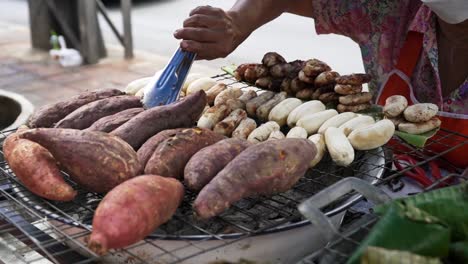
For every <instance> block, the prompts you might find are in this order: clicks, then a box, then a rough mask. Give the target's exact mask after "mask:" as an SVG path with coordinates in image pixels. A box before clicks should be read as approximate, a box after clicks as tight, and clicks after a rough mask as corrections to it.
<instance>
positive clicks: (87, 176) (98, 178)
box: [20, 128, 141, 193]
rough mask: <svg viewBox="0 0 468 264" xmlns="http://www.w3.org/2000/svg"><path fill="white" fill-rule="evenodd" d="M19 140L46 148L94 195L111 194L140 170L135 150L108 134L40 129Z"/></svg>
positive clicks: (23, 135)
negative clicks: (30, 141)
mask: <svg viewBox="0 0 468 264" xmlns="http://www.w3.org/2000/svg"><path fill="white" fill-rule="evenodd" d="M20 137H21V138H25V139H29V140H32V141H34V142H37V143H38V144H40V145H42V146H43V147H45V148H47V149H48V150H49V151H50V153H52V155H53V156H54V157H55V159H56V160H57V161H58V162H59V163H60V165H61V167H63V168H64V169H65V171H66V172H68V173H69V174H70V177H71V178H72V180H74V181H75V182H77V183H78V184H79V185H81V186H82V187H83V188H84V189H86V190H88V191H91V192H96V193H105V192H108V191H110V190H111V189H112V188H114V187H115V186H117V185H118V184H120V183H122V182H124V181H126V180H128V179H130V178H132V177H134V176H136V175H137V174H138V173H139V170H140V168H141V166H140V164H139V162H138V158H137V155H136V152H135V151H134V150H133V149H132V147H131V146H129V145H128V144H127V143H126V142H124V141H123V140H121V139H119V138H118V137H115V136H112V135H109V134H106V133H102V132H93V131H80V130H75V129H60V128H37V129H31V130H28V131H25V132H23V133H21V135H20Z"/></svg>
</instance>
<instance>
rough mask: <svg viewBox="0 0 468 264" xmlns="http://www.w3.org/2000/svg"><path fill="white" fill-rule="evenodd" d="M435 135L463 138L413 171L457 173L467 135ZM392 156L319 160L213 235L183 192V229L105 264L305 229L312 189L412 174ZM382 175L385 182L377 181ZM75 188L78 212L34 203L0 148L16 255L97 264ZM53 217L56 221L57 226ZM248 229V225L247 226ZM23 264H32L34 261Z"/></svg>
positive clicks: (246, 205)
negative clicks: (193, 215)
mask: <svg viewBox="0 0 468 264" xmlns="http://www.w3.org/2000/svg"><path fill="white" fill-rule="evenodd" d="M214 78H215V79H216V80H217V81H221V82H224V83H226V84H227V85H228V86H230V87H238V88H241V89H254V90H256V91H261V90H260V89H258V88H255V87H251V86H249V85H246V84H245V83H240V82H237V81H235V80H234V79H233V78H232V77H231V76H230V75H228V74H221V75H218V76H215V77H214ZM442 133H443V134H444V135H443V136H442V138H440V139H439V141H430V142H428V145H430V144H443V143H441V142H440V140H442V139H445V138H448V137H453V136H458V137H462V138H464V139H465V140H461V141H460V144H458V145H457V146H454V147H449V146H447V150H445V151H443V152H441V153H430V152H429V153H427V152H426V153H423V152H422V151H420V150H418V149H416V148H412V150H411V151H410V152H409V153H408V154H409V155H412V156H416V157H419V158H420V159H422V160H423V161H421V162H419V163H418V164H416V166H420V165H424V164H425V163H427V162H429V161H431V160H435V159H437V160H439V161H441V162H443V163H444V164H446V165H447V166H450V167H452V168H454V169H457V168H456V167H455V166H453V165H452V164H450V163H449V162H447V161H446V160H444V159H443V157H442V156H443V155H444V154H446V153H448V152H450V151H453V150H454V149H456V148H458V147H461V146H463V145H464V144H466V143H468V136H464V135H460V134H456V133H454V132H451V131H446V130H444V131H442ZM5 137H6V134H5V133H0V143H1V141H3V139H4V138H5ZM400 143H401V144H403V145H405V146H407V147H410V146H409V145H407V144H406V143H404V142H401V141H400ZM392 152H393V149H392V148H391V147H390V146H384V147H383V148H382V151H381V152H377V153H374V152H372V151H366V152H363V153H359V155H358V157H359V156H361V157H362V156H363V155H368V157H369V156H370V157H372V156H375V155H379V157H381V155H382V153H385V155H384V159H385V160H384V161H385V162H383V163H382V164H378V165H376V164H374V163H372V162H368V159H362V158H358V159H357V161H355V163H354V166H353V167H351V168H343V167H337V166H330V163H326V164H325V165H324V164H323V163H324V162H327V161H324V162H321V163H322V165H324V166H321V165H320V164H319V165H318V166H317V167H316V168H313V169H312V170H310V171H309V173H308V174H307V175H306V176H305V177H303V178H302V179H301V180H300V181H299V182H298V183H297V184H296V185H295V186H294V188H293V189H294V191H296V192H301V193H302V195H301V196H299V197H291V196H289V195H288V192H287V193H283V194H279V195H275V196H273V197H268V198H267V197H255V198H248V199H244V200H243V201H241V202H239V203H236V204H235V205H234V206H232V207H231V209H229V210H228V211H227V212H226V213H224V214H222V215H220V216H218V217H216V218H215V221H216V223H218V224H220V227H219V228H220V229H219V230H218V231H214V230H213V228H212V227H210V228H207V227H206V223H202V222H197V221H192V219H190V218H187V215H188V214H187V212H188V211H190V210H191V209H190V206H191V204H190V201H192V200H193V199H194V197H195V194H194V193H191V192H187V193H186V197H185V199H184V201H185V202H184V203H183V204H182V206H181V207H180V208H179V210H178V212H177V213H176V215H175V216H174V217H173V220H171V221H170V222H173V221H177V222H178V223H182V224H183V225H182V227H181V228H180V229H178V226H177V225H176V226H173V227H170V228H172V229H173V230H172V232H169V233H165V234H164V233H158V232H156V233H155V234H154V236H150V237H148V238H146V239H145V240H143V241H141V242H139V243H137V244H135V245H132V246H130V247H127V248H126V249H122V250H113V251H111V252H110V253H109V255H108V257H110V259H112V258H113V257H119V258H120V259H122V258H123V259H125V260H126V261H127V263H154V261H156V260H157V261H159V260H160V259H170V260H169V261H165V262H161V263H181V262H183V261H186V260H189V259H191V258H194V257H197V256H200V255H203V254H205V253H208V252H212V251H216V250H220V249H221V248H223V247H227V246H230V245H233V244H236V243H242V241H244V240H245V239H247V238H251V237H255V236H256V235H260V234H271V233H275V232H278V233H279V232H281V231H286V232H288V230H291V229H294V228H297V227H301V226H304V225H308V224H309V222H308V221H307V220H304V218H303V217H302V215H301V214H300V213H299V212H298V211H297V209H296V208H297V206H298V204H299V203H300V202H302V201H303V200H305V199H306V198H308V197H310V196H313V195H314V194H315V193H317V192H318V191H320V190H322V189H324V188H326V187H328V186H330V185H332V184H333V183H335V182H337V181H339V180H341V179H342V178H343V177H349V176H360V177H361V178H366V177H367V178H370V179H371V182H372V183H373V184H375V185H381V184H384V183H387V182H389V181H390V180H391V179H394V178H396V177H399V176H401V175H402V174H403V173H404V172H405V171H407V170H410V169H412V167H408V168H407V169H405V170H403V171H400V172H396V171H393V170H392V160H391V159H388V157H390V156H391V155H392ZM363 166H364V168H366V170H364V171H362V168H363ZM376 169H378V170H380V171H381V172H382V174H383V173H385V175H381V176H379V177H375V176H373V175H369V173H371V172H373V173H374V172H375V170H376ZM355 174H359V175H355ZM65 176H66V175H65ZM383 176H385V177H384V178H383ZM381 177H382V178H381ZM68 180H69V179H68ZM70 182H71V181H70ZM71 183H72V184H73V185H74V187H77V186H76V184H74V183H73V182H71ZM76 189H78V190H79V195H78V198H77V199H75V200H74V201H72V202H71V203H72V204H73V205H75V206H77V207H73V206H72V207H71V208H73V210H67V209H66V208H67V207H62V204H60V203H55V202H50V201H47V200H44V199H38V198H37V197H36V196H34V195H33V194H31V193H30V192H29V191H27V190H26V189H25V188H24V187H23V186H22V184H21V183H20V182H19V181H18V180H17V178H16V177H15V176H14V174H13V173H12V172H11V170H9V168H8V165H7V163H6V162H5V161H4V158H3V152H2V151H1V149H0V202H1V203H0V204H1V205H0V206H1V207H0V212H1V214H0V218H1V217H2V216H1V215H3V218H4V219H5V221H6V222H7V223H8V226H14V227H15V228H17V229H18V230H19V231H20V233H21V234H19V236H18V239H19V240H21V241H25V243H24V244H25V245H26V246H25V247H24V249H20V251H23V250H24V251H27V248H29V249H30V251H31V250H32V251H37V252H39V253H40V254H41V255H42V256H43V257H44V258H46V259H49V260H51V261H53V262H55V263H93V262H95V261H100V260H102V259H100V258H98V257H97V256H95V255H93V254H92V253H91V252H90V251H89V250H88V249H87V248H86V246H85V242H84V241H85V238H86V237H87V236H88V235H89V233H90V226H89V225H87V224H84V223H83V221H77V215H79V214H89V216H88V217H92V213H93V212H94V209H95V207H96V206H97V204H98V202H99V200H100V199H101V198H102V195H97V194H90V193H86V192H84V191H83V190H80V189H79V188H76ZM80 197H82V198H83V197H84V198H86V200H87V201H88V202H89V201H90V200H91V201H92V202H89V203H87V204H81V203H80V201H82V200H80ZM359 198H360V196H356V195H355V194H354V195H350V196H347V197H346V198H345V199H344V200H341V201H340V203H338V204H335V205H333V206H331V207H329V208H328V209H326V211H327V215H328V216H332V215H335V214H338V213H339V212H341V211H343V210H345V209H347V208H348V207H349V206H351V205H352V204H353V203H354V202H357V201H358V200H359ZM28 201H34V203H29V202H28ZM254 207H258V208H261V210H260V211H259V212H260V213H258V214H252V211H251V209H252V208H254ZM41 208H42V209H43V208H47V209H48V210H50V211H51V212H52V214H50V213H44V211H41ZM64 208H65V209H64ZM77 208H78V210H77ZM53 214H55V215H53ZM239 214H240V215H244V217H246V219H247V222H249V223H246V224H243V222H242V221H241V222H236V221H235V219H232V215H239ZM57 219H59V220H60V221H57ZM67 220H68V221H67ZM88 220H91V219H88ZM244 222H245V221H244ZM252 223H253V224H254V226H252V225H251V224H252ZM164 228H168V225H164V226H163V227H162V228H161V229H164ZM186 229H190V230H186ZM2 231H3V230H2ZM188 231H190V232H192V233H193V231H196V232H198V234H195V235H187V232H188ZM190 232H188V234H190ZM38 238H40V239H38ZM154 238H163V239H165V240H166V241H178V242H180V243H182V244H183V245H180V243H179V244H178V246H177V247H167V246H166V245H163V244H161V243H155V242H154V240H153V239H154ZM213 241H214V242H216V243H211V244H210V246H207V243H209V242H213ZM26 242H27V243H26ZM142 246H145V247H150V248H152V249H153V252H152V253H151V256H146V255H144V256H142V254H141V253H140V252H139V249H140V248H141V247H142ZM64 259H65V260H66V261H65V262H63V260H64ZM25 262H26V263H33V261H25ZM158 263H159V262H158Z"/></svg>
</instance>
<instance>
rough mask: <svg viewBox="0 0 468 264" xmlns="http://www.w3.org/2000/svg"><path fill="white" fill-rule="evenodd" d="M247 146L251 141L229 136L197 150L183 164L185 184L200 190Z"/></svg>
mask: <svg viewBox="0 0 468 264" xmlns="http://www.w3.org/2000/svg"><path fill="white" fill-rule="evenodd" d="M249 146H251V143H250V142H248V141H247V140H243V139H236V138H229V139H225V140H221V141H219V142H218V143H215V144H213V145H211V146H208V147H206V148H204V149H202V150H200V151H198V152H197V153H196V154H195V155H193V156H192V158H190V160H189V162H188V163H187V165H186V166H185V170H184V182H185V184H187V187H188V188H189V189H191V190H194V191H199V190H201V189H202V188H203V187H204V186H205V185H206V184H208V183H209V182H210V181H211V179H213V178H214V177H215V176H216V174H218V172H220V171H221V170H222V169H223V168H224V167H225V166H226V165H227V164H228V163H229V162H230V161H231V160H233V159H234V158H235V157H236V156H237V155H239V153H241V152H242V151H244V150H245V149H246V148H248V147H249Z"/></svg>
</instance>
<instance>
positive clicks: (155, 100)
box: [143, 48, 196, 108]
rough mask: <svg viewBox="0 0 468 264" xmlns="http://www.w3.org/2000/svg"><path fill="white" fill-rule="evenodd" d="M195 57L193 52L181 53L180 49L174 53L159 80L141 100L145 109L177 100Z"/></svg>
mask: <svg viewBox="0 0 468 264" xmlns="http://www.w3.org/2000/svg"><path fill="white" fill-rule="evenodd" d="M195 57H196V54H195V53H193V52H188V51H183V50H182V49H180V48H179V49H178V50H177V51H176V53H175V54H174V56H173V57H172V59H171V61H170V62H169V64H168V65H167V66H166V68H164V71H163V73H162V74H161V76H160V77H159V80H158V81H157V82H156V84H155V85H154V87H153V88H152V89H151V91H150V92H149V93H148V94H147V95H146V96H145V97H144V98H143V103H144V104H145V106H146V107H147V108H151V107H155V106H161V105H167V104H170V103H173V102H175V101H176V100H177V97H178V96H179V93H180V89H181V88H182V85H183V84H184V81H185V78H186V77H187V74H188V72H189V71H190V68H191V66H192V63H193V61H194V60H195Z"/></svg>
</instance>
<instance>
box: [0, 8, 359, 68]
mask: <svg viewBox="0 0 468 264" xmlns="http://www.w3.org/2000/svg"><path fill="white" fill-rule="evenodd" d="M64 1H66V0H64ZM234 2H235V0H223V1H220V0H205V1H202V0H144V1H143V0H134V1H133V8H132V30H133V43H134V48H135V50H141V51H146V52H150V53H154V54H157V55H159V56H163V57H167V58H169V57H170V56H172V54H173V53H174V51H175V50H176V48H177V46H178V41H177V40H176V39H174V38H173V36H172V33H173V32H174V31H175V30H176V29H177V28H179V27H180V26H181V25H182V22H183V20H184V19H185V18H186V17H187V16H188V14H189V12H190V10H192V9H193V8H195V7H196V6H199V5H211V6H217V7H221V8H224V9H228V8H229V7H231V6H232V4H233V3H234ZM105 4H106V6H107V8H108V11H109V14H110V16H111V19H112V20H113V21H114V23H115V25H116V26H117V27H118V28H119V29H120V30H121V28H122V22H121V19H122V16H121V14H120V9H119V1H118V0H113V1H105ZM100 20H101V23H100V24H101V28H102V31H103V34H104V38H105V42H106V44H118V41H117V39H116V38H115V36H114V35H113V34H112V32H111V30H110V28H109V27H108V25H107V24H105V23H103V22H104V21H103V18H102V16H100ZM0 21H1V22H5V23H11V24H18V25H23V26H28V23H29V22H28V5H27V1H26V0H1V1H0ZM268 51H276V52H278V53H280V54H282V55H283V56H284V57H285V58H286V59H287V60H294V59H304V60H305V59H309V58H318V59H321V60H324V61H326V62H327V63H329V64H330V65H331V66H332V68H334V69H335V70H337V71H338V72H340V73H342V74H345V73H350V72H362V71H363V70H364V68H363V65H362V59H361V53H360V50H359V48H358V46H357V44H355V43H354V42H352V41H351V40H350V39H349V38H346V37H342V36H337V35H320V36H318V35H317V34H316V33H315V28H314V21H313V19H310V18H304V17H299V16H294V15H289V14H285V15H283V16H281V17H280V18H279V19H277V20H275V21H273V22H271V23H269V24H267V25H265V26H263V27H262V28H260V29H259V30H257V31H256V32H254V33H253V34H252V35H251V37H250V38H249V39H247V41H246V42H244V44H243V45H241V46H240V47H239V48H238V49H237V50H236V51H235V52H234V53H233V54H231V55H230V56H229V57H227V58H225V59H219V60H215V61H210V62H207V61H200V62H197V64H201V65H203V66H209V67H215V68H219V67H221V66H223V65H227V64H231V63H234V64H240V63H245V62H260V60H261V58H262V56H263V54H264V53H266V52H268ZM156 70H158V69H155V71H156Z"/></svg>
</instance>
